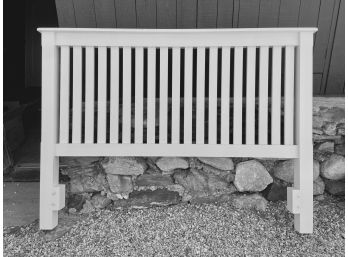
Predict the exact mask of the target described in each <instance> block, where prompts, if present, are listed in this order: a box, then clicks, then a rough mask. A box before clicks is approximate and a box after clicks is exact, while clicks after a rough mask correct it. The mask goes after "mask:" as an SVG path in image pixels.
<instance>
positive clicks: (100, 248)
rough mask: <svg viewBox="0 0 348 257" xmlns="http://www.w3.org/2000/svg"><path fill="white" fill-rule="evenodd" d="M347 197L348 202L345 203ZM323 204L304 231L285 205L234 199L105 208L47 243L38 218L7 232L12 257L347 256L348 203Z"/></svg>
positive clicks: (317, 204)
mask: <svg viewBox="0 0 348 257" xmlns="http://www.w3.org/2000/svg"><path fill="white" fill-rule="evenodd" d="M341 201H342V200H341ZM341 201H339V200H338V199H337V198H332V197H329V196H326V197H325V199H324V200H321V201H315V202H314V203H315V207H314V209H315V231H314V234H313V235H300V234H298V233H296V232H295V231H294V230H293V228H292V220H293V217H292V215H291V214H290V213H288V211H287V210H286V207H285V202H280V203H270V204H269V206H268V208H267V210H266V212H259V211H250V210H236V209H235V208H234V207H233V206H231V205H230V204H229V203H223V204H201V205H189V204H182V205H176V206H172V207H158V208H152V209H143V210H123V211H117V210H116V211H108V210H104V211H100V212H95V213H91V214H89V215H87V216H85V217H83V218H80V219H78V221H76V220H74V219H73V225H72V228H71V230H70V231H69V232H68V233H66V234H65V235H64V236H62V237H61V238H58V239H56V240H52V241H48V242H47V241H46V242H45V237H44V236H43V235H44V233H43V232H40V231H38V226H37V223H33V224H31V225H29V226H26V227H22V228H19V229H17V230H12V231H11V232H9V231H5V234H4V255H5V256H344V207H343V202H341Z"/></svg>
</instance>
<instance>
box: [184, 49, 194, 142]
mask: <svg viewBox="0 0 348 257" xmlns="http://www.w3.org/2000/svg"><path fill="white" fill-rule="evenodd" d="M192 56H193V49H192V48H191V47H186V48H185V86H184V88H185V90H184V91H185V92H184V144H191V143H192V90H193V88H192V68H193V63H192Z"/></svg>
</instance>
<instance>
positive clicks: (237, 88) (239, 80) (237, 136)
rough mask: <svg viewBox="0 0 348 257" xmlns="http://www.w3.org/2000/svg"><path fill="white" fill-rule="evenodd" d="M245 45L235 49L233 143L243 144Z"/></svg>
mask: <svg viewBox="0 0 348 257" xmlns="http://www.w3.org/2000/svg"><path fill="white" fill-rule="evenodd" d="M242 108H243V47H236V48H235V49H234V105H233V144H235V145H241V144H242V115H243V109H242Z"/></svg>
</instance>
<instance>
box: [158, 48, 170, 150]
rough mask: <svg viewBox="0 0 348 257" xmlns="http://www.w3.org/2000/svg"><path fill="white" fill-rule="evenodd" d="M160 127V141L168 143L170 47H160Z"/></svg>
mask: <svg viewBox="0 0 348 257" xmlns="http://www.w3.org/2000/svg"><path fill="white" fill-rule="evenodd" d="M159 122H160V128H159V142H160V144H166V143H167V129H168V125H167V124H168V123H167V122H168V48H167V47H161V49H160V119H159Z"/></svg>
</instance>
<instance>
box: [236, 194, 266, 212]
mask: <svg viewBox="0 0 348 257" xmlns="http://www.w3.org/2000/svg"><path fill="white" fill-rule="evenodd" d="M267 204H268V202H267V200H266V199H265V198H263V197H262V196H261V195H259V194H250V195H235V196H233V197H232V205H233V206H235V207H236V208H242V209H244V208H246V209H256V210H259V211H265V210H266V208H267Z"/></svg>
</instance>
